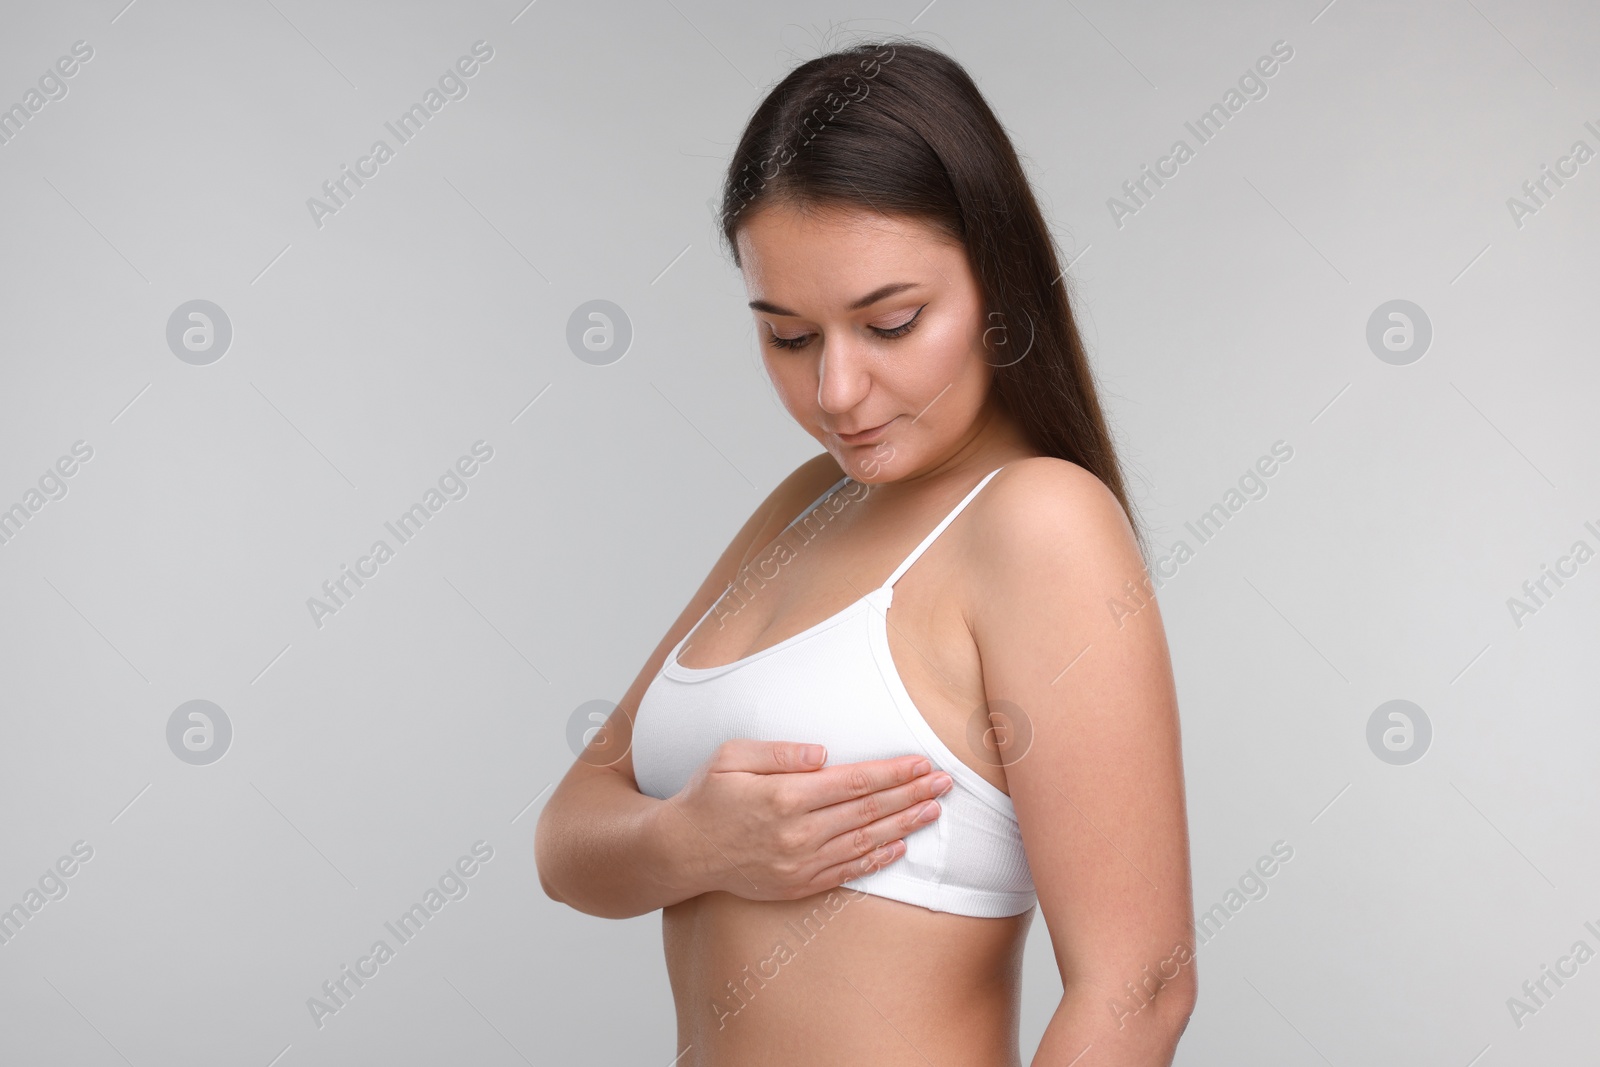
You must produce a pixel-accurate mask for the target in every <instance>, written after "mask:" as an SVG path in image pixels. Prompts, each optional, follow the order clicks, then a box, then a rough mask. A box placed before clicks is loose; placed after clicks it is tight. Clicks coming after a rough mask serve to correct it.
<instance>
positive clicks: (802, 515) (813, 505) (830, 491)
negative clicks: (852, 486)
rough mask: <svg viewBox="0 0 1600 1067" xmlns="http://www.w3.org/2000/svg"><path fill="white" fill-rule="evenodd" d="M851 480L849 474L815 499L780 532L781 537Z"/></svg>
mask: <svg viewBox="0 0 1600 1067" xmlns="http://www.w3.org/2000/svg"><path fill="white" fill-rule="evenodd" d="M849 480H850V476H849V475H848V474H846V475H845V476H844V477H843V478H840V479H839V480H838V481H836V482H834V483H833V484H832V485H831V486H829V487H828V488H827V489H826V490H824V491H823V494H822V495H821V496H819V497H817V499H815V500H813V501H812V502H811V503H809V504H807V505H806V509H805V510H804V511H802V512H801V513H800V514H798V515H796V516H795V517H794V518H793V519H791V520H790V522H789V526H785V527H784V528H783V529H782V530H780V531H779V535H780V536H781V535H783V534H785V533H788V532H789V527H790V526H793V525H794V524H795V523H797V522H799V521H800V520H801V519H803V518H805V517H806V516H807V515H809V514H811V513H812V512H813V511H816V510H817V505H818V504H821V503H822V502H823V501H824V500H826V499H828V498H829V497H830V496H832V495H833V494H834V493H835V492H837V491H838V489H839V487H840V486H841V485H843V484H844V483H845V482H848V481H849Z"/></svg>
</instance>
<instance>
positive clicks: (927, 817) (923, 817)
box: [917, 800, 939, 822]
mask: <svg viewBox="0 0 1600 1067" xmlns="http://www.w3.org/2000/svg"><path fill="white" fill-rule="evenodd" d="M938 814H939V805H938V804H935V803H934V802H933V801H931V800H930V801H928V802H927V803H926V804H924V805H922V810H921V811H919V812H917V821H918V822H932V821H933V820H934V818H935V817H936V816H937V815H938Z"/></svg>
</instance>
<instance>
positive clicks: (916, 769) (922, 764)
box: [911, 759, 933, 777]
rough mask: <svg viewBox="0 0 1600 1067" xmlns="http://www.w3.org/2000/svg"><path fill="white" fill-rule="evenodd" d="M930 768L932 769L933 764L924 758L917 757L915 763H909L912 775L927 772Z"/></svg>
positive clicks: (915, 775)
mask: <svg viewBox="0 0 1600 1067" xmlns="http://www.w3.org/2000/svg"><path fill="white" fill-rule="evenodd" d="M931 770H933V764H931V763H929V762H928V761H927V760H925V759H919V760H917V762H915V763H913V764H912V765H911V775H912V777H917V776H918V775H923V774H927V773H928V772H929V771H931Z"/></svg>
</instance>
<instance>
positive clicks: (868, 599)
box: [633, 470, 1038, 918]
mask: <svg viewBox="0 0 1600 1067" xmlns="http://www.w3.org/2000/svg"><path fill="white" fill-rule="evenodd" d="M998 473H999V471H998V470H995V471H990V472H989V474H987V475H986V476H985V477H984V479H983V481H981V482H979V483H978V484H977V485H976V486H974V487H973V489H972V491H971V492H969V493H968V494H967V495H966V497H965V498H964V499H963V500H962V501H961V503H959V504H957V505H956V506H955V508H954V509H953V510H951V512H950V514H948V515H946V516H945V518H944V520H943V521H942V522H940V523H939V525H938V526H935V527H934V528H933V532H932V533H930V534H928V536H927V537H925V538H924V539H923V541H922V543H921V544H919V545H918V546H917V547H916V549H914V550H913V551H912V553H911V555H909V556H907V557H906V559H905V560H904V561H903V562H902V563H901V564H900V566H898V567H896V568H895V570H894V573H893V574H891V575H890V576H889V580H888V581H886V582H884V583H883V585H881V586H879V587H878V588H877V589H874V590H873V591H872V592H870V593H868V594H867V595H866V596H864V597H862V598H861V599H859V600H857V601H855V602H854V603H852V604H851V605H849V606H848V607H846V608H844V609H843V610H842V611H840V612H838V613H837V614H835V615H832V616H830V617H829V618H826V619H823V620H822V621H821V622H819V623H817V624H816V625H815V626H812V627H809V628H808V629H806V630H803V631H801V632H800V633H797V634H795V635H793V636H792V637H788V638H785V639H784V640H782V641H779V642H778V643H777V644H775V645H772V646H770V647H768V648H764V649H762V650H760V651H758V652H754V653H752V654H751V655H748V656H745V657H743V658H742V659H738V660H735V661H734V662H732V663H728V664H725V665H723V666H720V667H685V666H683V665H681V664H680V663H678V652H679V651H680V650H681V649H682V648H683V646H684V643H685V642H686V641H687V640H688V638H689V637H690V636H691V635H693V634H694V632H695V631H696V630H698V629H699V627H700V624H701V623H703V622H705V620H706V617H707V616H709V615H710V614H711V611H712V609H714V608H716V606H717V604H716V603H714V604H712V606H711V608H708V609H707V610H706V613H705V615H702V616H701V617H700V621H699V622H697V623H695V625H694V627H693V628H691V629H690V630H689V631H688V633H685V634H684V636H683V639H681V640H679V642H678V643H677V645H676V646H674V647H673V649H672V651H671V652H670V653H669V654H668V655H667V658H666V659H665V660H664V661H663V663H662V665H661V670H660V671H658V672H657V674H656V676H655V678H654V679H652V680H651V682H650V686H649V688H648V689H646V690H645V693H644V696H643V698H642V699H641V700H640V702H639V708H638V712H637V714H636V715H635V717H634V724H633V769H634V777H635V780H636V781H637V782H638V783H639V790H640V792H642V793H644V794H645V795H647V796H652V797H655V798H657V799H665V798H667V797H670V796H673V795H674V794H676V793H677V792H678V791H679V790H680V789H682V788H683V787H684V785H685V784H686V783H687V782H688V780H689V777H690V775H692V774H693V773H694V772H695V770H696V769H698V768H699V767H700V766H701V765H702V764H703V763H705V761H706V760H707V759H708V758H710V756H711V753H712V752H713V750H715V749H716V747H717V746H718V745H719V744H721V743H722V742H723V741H726V740H729V739H730V738H735V737H748V738H755V739H757V740H763V741H797V742H804V743H812V744H821V745H825V746H826V747H827V750H828V761H827V765H828V766H832V765H834V764H838V763H855V762H858V761H860V760H873V759H888V758H892V757H895V756H904V755H908V754H913V753H920V754H922V755H924V756H926V757H927V758H928V761H929V762H930V763H932V764H933V766H934V767H935V768H936V769H938V770H943V771H945V772H947V773H948V774H949V775H950V778H951V787H950V790H949V791H948V792H946V793H945V794H944V796H942V797H939V798H938V802H939V807H940V811H939V815H938V816H937V817H936V818H935V819H934V820H933V822H931V823H929V824H928V825H926V826H922V827H919V828H917V829H916V830H914V831H912V832H910V833H908V834H907V835H906V836H905V838H904V840H905V846H906V851H905V853H904V855H902V856H901V857H900V858H899V859H896V860H894V861H893V862H892V863H890V864H888V865H887V866H885V867H883V868H881V869H879V870H876V871H873V872H872V873H871V874H868V875H865V876H863V877H860V878H853V879H851V880H849V881H847V882H845V883H844V885H846V886H849V887H850V888H852V889H858V890H861V891H862V892H865V893H872V894H874V895H876V896H881V897H889V898H890V899H893V900H900V901H905V902H907V903H910V904H917V905H921V906H922V907H924V908H929V909H931V910H933V911H946V912H955V913H958V914H961V915H977V916H984V917H990V918H995V917H1000V916H1006V915H1018V914H1020V913H1022V912H1024V911H1027V910H1028V909H1029V908H1031V907H1033V905H1034V904H1035V903H1036V902H1037V900H1038V897H1037V896H1036V894H1035V893H1034V886H1033V876H1032V873H1031V872H1030V871H1029V869H1028V857H1027V854H1026V853H1025V852H1024V850H1023V846H1022V835H1021V833H1020V831H1019V830H1018V827H1017V818H1016V812H1015V809H1014V808H1013V807H1012V803H1011V798H1010V797H1009V796H1007V795H1006V794H1005V793H1004V792H1002V791H1001V790H999V789H997V788H995V787H994V786H993V785H991V784H990V783H989V782H988V781H987V780H986V779H985V778H983V777H982V776H981V775H979V774H978V773H977V772H976V771H974V770H972V768H970V767H968V766H967V765H966V764H964V763H962V762H961V760H960V759H958V758H957V757H956V755H955V754H954V753H952V752H951V751H950V749H949V748H948V747H946V746H945V744H944V742H943V741H941V740H939V737H938V735H937V734H935V733H934V732H933V729H932V728H931V727H930V726H929V725H928V723H927V721H926V720H925V719H924V718H923V717H922V713H921V712H919V711H918V710H917V708H916V705H914V704H913V703H912V702H911V696H910V694H909V693H907V692H906V687H905V684H904V683H903V682H902V681H901V678H900V672H899V671H898V670H896V668H895V665H894V660H893V659H892V658H891V657H890V655H889V633H888V629H887V623H886V621H885V620H886V615H885V613H886V612H887V611H888V609H889V604H890V601H891V600H892V599H893V596H894V583H895V582H897V581H899V579H900V576H901V575H902V574H904V573H905V572H906V569H907V568H908V567H910V566H911V565H912V564H913V563H915V562H916V561H917V557H919V556H921V555H922V553H923V552H924V551H925V550H926V549H927V547H928V546H929V545H930V544H932V543H933V541H934V539H935V538H936V537H938V536H939V534H940V533H942V532H943V531H944V528H945V527H946V526H948V525H949V524H950V522H951V520H953V519H954V518H955V517H956V516H957V515H959V514H960V513H961V510H962V509H963V508H965V507H966V506H967V504H968V503H969V502H970V501H971V500H972V498H973V497H975V496H976V495H977V494H978V490H980V489H982V488H983V487H984V485H985V484H987V483H988V481H989V479H990V478H993V477H994V476H995V475H996V474H998ZM849 480H850V479H849V477H848V476H846V477H845V478H842V479H840V480H839V481H838V482H836V483H834V485H833V487H832V488H831V489H829V490H828V491H827V492H825V493H823V494H822V496H820V497H818V498H817V499H816V500H815V501H814V502H813V503H812V504H811V506H810V507H808V508H806V510H805V511H803V512H801V513H800V515H799V516H797V517H796V518H795V520H794V522H791V523H790V524H789V526H787V527H785V528H784V532H787V531H788V530H789V529H790V528H791V527H793V526H794V525H795V523H798V522H800V520H801V519H803V518H805V517H807V516H808V515H812V514H813V513H815V512H816V511H817V508H818V507H819V506H820V505H821V504H822V503H823V502H824V501H825V500H828V499H829V498H830V497H831V496H832V495H833V494H834V492H835V491H837V490H838V489H839V487H840V486H842V485H844V484H845V482H847V481H849ZM831 510H833V511H837V510H838V509H837V508H835V509H831ZM822 518H823V519H824V520H826V518H827V515H826V514H824V515H823V516H822ZM779 536H782V534H780V535H779ZM730 588H732V586H731V585H730ZM717 603H721V601H720V599H719V601H718V602H717Z"/></svg>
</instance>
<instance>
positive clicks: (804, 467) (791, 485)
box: [740, 452, 845, 567]
mask: <svg viewBox="0 0 1600 1067" xmlns="http://www.w3.org/2000/svg"><path fill="white" fill-rule="evenodd" d="M844 476H845V473H844V469H843V468H841V467H840V466H839V461H838V460H836V459H834V458H833V455H832V453H829V452H822V453H819V454H818V455H815V456H812V457H811V458H810V459H808V460H806V461H805V462H804V463H802V464H800V465H799V466H798V467H796V468H795V469H794V470H792V471H790V472H789V474H788V475H787V476H785V477H784V479H783V480H782V481H781V482H779V483H778V484H777V485H776V486H774V487H773V489H772V492H770V493H768V494H767V497H766V499H765V500H763V501H762V502H761V503H760V505H758V506H757V508H756V510H755V512H754V513H753V514H752V515H751V516H750V518H749V520H748V523H747V526H746V529H747V530H749V531H750V536H749V537H748V538H747V539H746V542H745V544H744V546H743V549H742V556H743V558H742V560H741V562H740V566H741V567H742V566H744V564H746V563H749V562H750V560H751V559H752V558H754V557H756V556H759V555H760V554H761V552H762V551H763V550H764V549H765V548H766V547H767V546H769V545H770V544H771V543H772V541H773V539H774V538H776V537H777V536H778V534H780V533H782V532H783V528H784V527H785V526H786V525H788V523H789V522H790V520H792V519H793V518H794V517H795V516H797V515H799V514H800V512H801V510H802V509H803V508H805V506H806V505H807V504H810V503H811V502H812V501H814V500H816V499H817V498H818V497H819V496H821V495H822V494H823V493H826V492H827V491H828V490H829V489H831V488H832V487H833V486H834V485H835V484H837V483H838V482H839V480H840V479H841V478H843V477H844Z"/></svg>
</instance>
